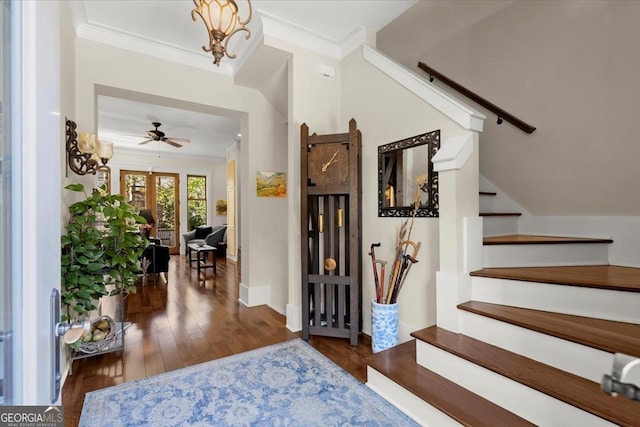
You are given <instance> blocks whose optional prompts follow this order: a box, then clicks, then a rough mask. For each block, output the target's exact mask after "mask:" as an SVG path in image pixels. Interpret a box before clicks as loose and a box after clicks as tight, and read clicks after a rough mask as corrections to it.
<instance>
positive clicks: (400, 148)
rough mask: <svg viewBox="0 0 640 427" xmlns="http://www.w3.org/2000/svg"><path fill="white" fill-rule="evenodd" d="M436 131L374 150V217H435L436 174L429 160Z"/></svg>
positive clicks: (436, 142)
mask: <svg viewBox="0 0 640 427" xmlns="http://www.w3.org/2000/svg"><path fill="white" fill-rule="evenodd" d="M439 148H440V130H434V131H432V132H428V133H423V134H422V135H417V136H413V137H411V138H406V139H402V140H400V141H396V142H392V143H390V144H385V145H381V146H379V147H378V216H391V217H411V216H413V215H414V206H416V201H417V200H418V199H419V202H418V203H417V211H416V213H415V216H417V217H437V216H438V207H439V205H438V174H436V173H435V172H434V171H433V163H432V162H431V159H432V158H433V156H434V155H435V154H436V153H437V152H438V149H439Z"/></svg>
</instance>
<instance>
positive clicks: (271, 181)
mask: <svg viewBox="0 0 640 427" xmlns="http://www.w3.org/2000/svg"><path fill="white" fill-rule="evenodd" d="M256 195H257V196H258V197H287V174H286V173H285V172H261V171H258V172H256Z"/></svg>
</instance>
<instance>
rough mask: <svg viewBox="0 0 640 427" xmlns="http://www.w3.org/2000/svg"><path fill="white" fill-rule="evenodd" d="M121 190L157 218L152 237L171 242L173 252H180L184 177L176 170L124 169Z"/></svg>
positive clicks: (135, 204)
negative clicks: (146, 170)
mask: <svg viewBox="0 0 640 427" xmlns="http://www.w3.org/2000/svg"><path fill="white" fill-rule="evenodd" d="M120 191H121V194H122V195H123V196H124V197H125V200H126V201H127V202H128V203H129V204H131V205H132V206H133V207H134V208H135V209H136V211H138V212H141V211H142V210H147V211H148V212H150V213H151V218H152V220H151V221H150V222H153V223H154V224H152V227H151V229H150V233H149V235H150V237H155V238H158V239H160V242H161V244H163V245H165V246H169V253H170V254H178V253H179V252H180V248H179V247H180V239H179V238H178V231H179V230H180V215H179V212H180V178H179V175H178V174H175V173H165V172H144V171H135V170H121V171H120Z"/></svg>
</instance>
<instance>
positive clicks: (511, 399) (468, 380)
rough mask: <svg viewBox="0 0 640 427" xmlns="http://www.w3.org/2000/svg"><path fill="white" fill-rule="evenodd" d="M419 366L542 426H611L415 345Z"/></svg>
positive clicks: (445, 354) (440, 352) (421, 344)
mask: <svg viewBox="0 0 640 427" xmlns="http://www.w3.org/2000/svg"><path fill="white" fill-rule="evenodd" d="M416 352H417V358H418V360H419V363H420V364H421V365H423V366H425V367H427V369H430V370H432V371H434V372H436V373H438V374H439V375H442V376H443V377H445V378H447V379H449V380H450V381H453V382H455V383H457V384H459V385H461V386H462V387H464V388H466V389H468V390H470V391H472V392H473V393H476V394H477V395H479V396H482V397H484V398H485V399H487V400H490V401H492V402H493V403H495V404H497V405H500V406H502V407H503V408H505V409H507V410H508V411H511V412H513V413H515V414H516V415H519V416H520V417H522V418H525V419H527V420H529V421H531V422H532V423H534V424H536V425H543V426H581V427H590V426H593V427H596V426H598V427H602V426H613V425H614V424H611V423H609V422H607V421H605V420H603V419H602V418H599V417H596V416H594V415H592V414H589V413H587V412H585V411H583V410H580V409H577V408H576V407H574V406H571V405H569V404H566V403H564V402H562V401H559V400H557V399H554V398H552V397H550V396H548V395H546V394H544V393H540V392H538V391H536V390H534V389H532V388H529V387H527V386H524V385H522V384H520V383H517V382H515V381H512V380H510V379H508V378H506V377H503V376H502V375H499V374H496V373H495V372H492V371H490V370H488V369H485V368H482V367H481V366H478V365H475V364H473V363H471V362H468V361H466V360H464V359H461V358H459V357H457V356H455V355H453V354H451V353H448V352H446V351H444V350H440V349H439V348H436V347H433V346H431V345H429V344H427V343H425V342H422V341H418V343H417V348H416Z"/></svg>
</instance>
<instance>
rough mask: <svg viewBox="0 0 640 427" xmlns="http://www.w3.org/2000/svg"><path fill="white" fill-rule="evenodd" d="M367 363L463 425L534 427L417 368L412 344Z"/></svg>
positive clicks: (379, 354)
mask: <svg viewBox="0 0 640 427" xmlns="http://www.w3.org/2000/svg"><path fill="white" fill-rule="evenodd" d="M366 363H367V364H368V365H369V366H371V367H372V368H373V369H375V370H376V371H378V372H380V373H381V374H383V375H385V376H386V377H388V378H389V379H391V380H392V381H394V382H395V383H397V384H399V385H401V386H402V387H404V388H405V389H407V390H409V391H410V392H411V393H413V394H414V395H416V396H418V397H419V398H420V399H422V400H424V401H425V402H428V403H429V404H430V405H431V406H433V407H435V408H436V409H438V410H439V411H441V412H443V413H445V414H447V415H448V416H449V417H451V418H453V419H454V420H456V421H457V422H459V423H460V424H462V425H466V426H474V427H475V426H478V427H482V426H487V427H493V426H496V425H503V426H532V425H534V424H531V423H530V422H529V421H527V420H525V419H523V418H521V417H519V416H517V415H515V414H513V413H512V412H509V411H507V410H506V409H504V408H501V407H500V406H498V405H495V404H493V403H491V402H490V401H488V400H486V399H484V398H482V397H480V396H478V395H477V394H474V393H472V392H470V391H469V390H467V389H465V388H463V387H461V386H459V385H457V384H455V383H454V382H451V381H449V380H447V379H446V378H444V377H442V376H440V375H438V374H436V373H435V372H432V371H430V370H428V369H426V368H424V367H423V366H420V365H419V364H418V363H417V362H416V341H415V340H411V341H408V342H406V343H403V344H400V345H398V346H395V347H393V348H390V349H388V350H385V351H383V352H380V353H377V354H374V355H372V356H369V357H367V358H366Z"/></svg>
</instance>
